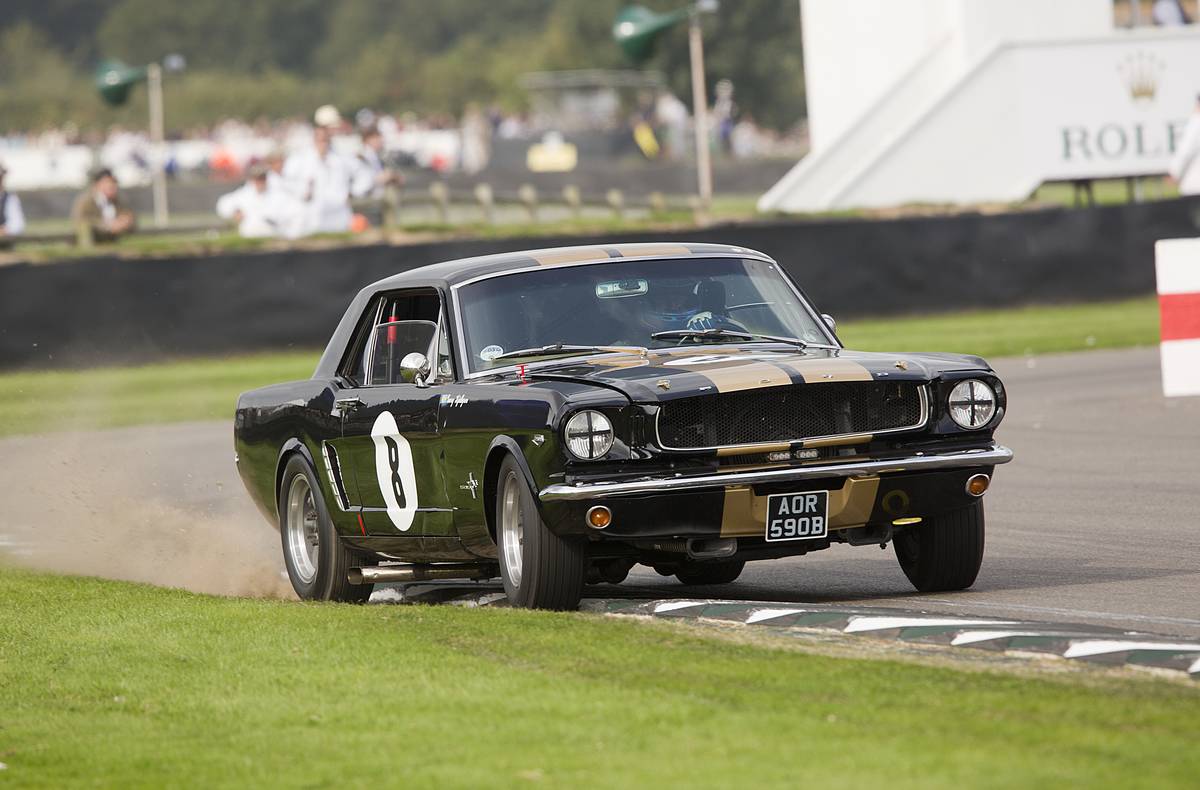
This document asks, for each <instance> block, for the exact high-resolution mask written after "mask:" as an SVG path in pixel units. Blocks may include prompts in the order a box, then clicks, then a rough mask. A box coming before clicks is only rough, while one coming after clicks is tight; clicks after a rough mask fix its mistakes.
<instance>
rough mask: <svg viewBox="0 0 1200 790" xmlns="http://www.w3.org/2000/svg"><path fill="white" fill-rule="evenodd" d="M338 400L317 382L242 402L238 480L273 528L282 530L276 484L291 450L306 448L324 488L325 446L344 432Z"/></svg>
mask: <svg viewBox="0 0 1200 790" xmlns="http://www.w3.org/2000/svg"><path fill="white" fill-rule="evenodd" d="M333 400H334V392H333V388H332V387H331V386H330V384H329V383H328V382H324V381H320V380H317V379H305V380H302V381H291V382H287V383H284V384H274V385H272V386H269V387H262V388H261V389H256V390H250V391H249V392H245V393H242V395H241V396H240V397H239V398H238V405H237V413H236V417H235V419H234V430H233V435H234V452H235V456H234V457H235V459H236V462H237V467H238V474H239V475H240V476H241V478H242V482H243V483H244V484H245V486H246V490H247V491H248V492H249V493H250V498H251V499H253V500H254V503H255V504H256V505H258V508H259V510H260V511H262V514H263V516H264V517H265V518H266V519H267V520H268V521H270V522H271V523H272V524H273V525H276V526H278V503H277V497H276V484H277V479H278V474H279V472H280V461H281V456H282V454H283V453H284V451H285V450H286V449H296V450H301V448H303V450H302V451H306V452H307V455H308V458H309V461H310V463H313V466H314V468H315V469H316V470H317V475H318V477H319V478H320V479H321V480H322V482H324V475H323V473H322V467H321V461H320V458H321V442H322V441H323V440H324V439H327V438H333V437H336V436H338V435H340V432H341V424H340V420H339V417H338V416H337V415H336V414H334V411H333ZM322 492H323V494H324V496H325V499H326V505H327V506H328V508H329V511H330V512H331V513H334V512H337V504H336V502H334V501H333V499H332V496H331V492H330V491H329V490H328V486H327V485H322Z"/></svg>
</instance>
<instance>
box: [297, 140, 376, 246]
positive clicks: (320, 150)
mask: <svg viewBox="0 0 1200 790" xmlns="http://www.w3.org/2000/svg"><path fill="white" fill-rule="evenodd" d="M332 138H333V131H332V129H331V128H329V127H327V126H318V127H316V128H315V129H314V130H313V147H312V148H311V149H310V150H308V151H302V152H300V153H297V154H293V155H292V156H289V157H288V159H287V162H286V163H284V166H283V180H284V181H285V182H286V184H287V188H288V191H290V192H291V193H292V194H293V195H296V196H298V197H299V198H300V201H301V203H302V204H303V213H304V230H305V232H306V233H344V232H346V231H348V230H350V219H351V212H350V196H351V195H352V194H353V193H354V189H355V185H356V184H355V180H356V178H357V176H358V171H359V168H358V165H357V163H356V162H354V161H352V160H350V159H349V158H348V157H345V156H342V155H341V154H339V153H338V152H336V151H334V150H333V148H332V145H331V143H332Z"/></svg>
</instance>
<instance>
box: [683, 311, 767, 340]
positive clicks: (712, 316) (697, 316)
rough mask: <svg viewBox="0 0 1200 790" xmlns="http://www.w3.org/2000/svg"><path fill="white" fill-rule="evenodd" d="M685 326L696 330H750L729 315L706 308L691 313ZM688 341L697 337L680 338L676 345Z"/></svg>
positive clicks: (746, 331) (747, 331)
mask: <svg viewBox="0 0 1200 790" xmlns="http://www.w3.org/2000/svg"><path fill="white" fill-rule="evenodd" d="M686 328H687V329H696V330H705V329H727V330H729V331H730V332H745V333H749V332H750V330H749V329H748V328H746V326H745V325H744V324H742V323H740V322H738V321H734V320H733V319H732V318H730V317H729V316H727V315H720V314H716V313H712V312H710V311H708V310H701V311H700V312H698V313H692V315H690V316H689V317H688V320H687V324H686ZM689 342H691V343H695V342H697V338H694V337H692V338H687V337H684V338H680V339H679V343H677V344H676V345H681V346H682V345H684V344H686V343H689Z"/></svg>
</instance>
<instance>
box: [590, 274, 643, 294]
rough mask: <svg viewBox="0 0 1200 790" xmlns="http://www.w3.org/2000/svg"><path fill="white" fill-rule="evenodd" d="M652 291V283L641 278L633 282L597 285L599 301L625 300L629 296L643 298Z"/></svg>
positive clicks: (613, 282)
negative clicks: (642, 296)
mask: <svg viewBox="0 0 1200 790" xmlns="http://www.w3.org/2000/svg"><path fill="white" fill-rule="evenodd" d="M649 290H650V283H648V282H646V281H645V280H643V279H641V278H640V277H639V278H636V279H632V280H612V281H610V282H603V283H596V298H597V299H623V298H625V297H629V296H641V295H643V294H645V293H646V292H647V291H649Z"/></svg>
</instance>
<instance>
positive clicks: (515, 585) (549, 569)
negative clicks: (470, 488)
mask: <svg viewBox="0 0 1200 790" xmlns="http://www.w3.org/2000/svg"><path fill="white" fill-rule="evenodd" d="M495 505H496V509H495V516H496V546H497V548H498V552H497V554H498V555H499V557H500V579H501V581H502V582H503V583H504V593H505V595H507V596H508V602H509V604H510V605H512V606H516V607H519V608H522V609H553V610H557V611H569V610H573V609H577V608H579V599H580V598H582V597H583V583H584V579H585V578H586V576H587V564H588V563H587V552H586V551H585V547H584V545H583V542H582V541H580V540H577V539H571V538H564V537H559V536H558V535H555V534H554V533H553V532H551V531H550V530H549V529H548V528H547V527H546V524H545V523H544V522H543V521H542V518H541V515H540V514H539V513H538V510H537V506H536V505H535V503H534V501H533V492H532V491H530V490H529V486H528V485H527V484H526V482H525V475H524V474H523V473H522V472H521V468H520V467H519V466H518V465H517V462H516V460H515V459H514V458H513V457H512V456H508V457H507V458H505V459H504V462H503V463H501V464H500V476H499V479H498V480H497V482H496V503H495Z"/></svg>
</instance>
